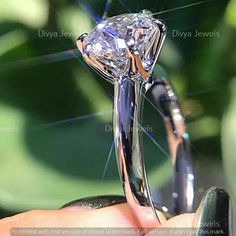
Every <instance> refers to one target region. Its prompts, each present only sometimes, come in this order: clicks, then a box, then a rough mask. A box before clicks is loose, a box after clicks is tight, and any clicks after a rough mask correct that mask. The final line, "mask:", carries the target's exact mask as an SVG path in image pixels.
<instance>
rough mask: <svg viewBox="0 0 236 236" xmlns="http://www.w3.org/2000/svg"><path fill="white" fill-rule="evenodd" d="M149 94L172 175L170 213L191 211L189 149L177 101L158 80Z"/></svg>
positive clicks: (191, 174) (163, 83)
mask: <svg viewBox="0 0 236 236" xmlns="http://www.w3.org/2000/svg"><path fill="white" fill-rule="evenodd" d="M150 91H151V93H152V95H153V97H154V99H155V102H156V104H157V105H158V106H159V108H160V111H161V114H162V116H163V120H164V123H165V127H166V132H167V138H168V143H169V149H170V155H171V161H172V165H173V175H174V176H173V193H172V196H173V198H174V201H175V209H174V213H175V214H180V213H188V212H193V201H194V174H193V168H192V159H191V150H190V149H191V147H190V143H189V135H188V133H187V131H186V127H185V122H184V116H183V113H182V111H181V107H180V104H179V102H178V98H177V96H176V94H175V91H174V90H173V88H172V86H171V85H170V84H169V83H168V82H167V81H166V80H165V79H163V78H160V77H154V78H153V85H152V87H151V88H150Z"/></svg>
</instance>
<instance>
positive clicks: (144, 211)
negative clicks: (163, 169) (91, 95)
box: [113, 77, 160, 227]
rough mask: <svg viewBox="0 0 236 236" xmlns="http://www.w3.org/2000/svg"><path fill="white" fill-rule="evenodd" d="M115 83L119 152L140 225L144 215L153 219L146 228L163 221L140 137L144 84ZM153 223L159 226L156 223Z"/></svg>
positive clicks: (123, 80)
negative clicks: (152, 196)
mask: <svg viewBox="0 0 236 236" xmlns="http://www.w3.org/2000/svg"><path fill="white" fill-rule="evenodd" d="M114 86H115V96H114V98H115V100H114V118H113V119H114V135H115V146H116V155H117V159H118V166H119V170H120V177H121V181H122V184H123V188H124V191H125V195H126V198H127V202H128V203H129V205H130V206H131V208H132V210H133V211H134V212H135V215H136V217H138V220H139V222H140V224H141V225H142V219H144V218H145V219H149V220H150V225H149V226H148V225H147V222H146V223H145V225H144V227H155V226H157V225H158V224H160V220H159V218H158V216H157V213H156V211H155V208H154V206H153V203H152V200H151V194H150V189H149V186H148V181H147V177H146V171H145V165H144V159H143V150H142V144H141V140H140V132H141V130H140V125H139V124H140V111H141V101H142V90H143V85H142V82H141V81H140V80H138V79H135V80H131V79H130V78H128V77H123V78H120V79H119V80H117V81H115V83H114ZM156 219H158V221H159V222H157V221H156ZM153 222H156V224H157V225H153Z"/></svg>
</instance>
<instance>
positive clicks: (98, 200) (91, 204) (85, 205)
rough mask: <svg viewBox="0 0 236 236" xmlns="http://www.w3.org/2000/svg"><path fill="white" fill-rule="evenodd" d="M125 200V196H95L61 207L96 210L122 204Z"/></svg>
mask: <svg viewBox="0 0 236 236" xmlns="http://www.w3.org/2000/svg"><path fill="white" fill-rule="evenodd" d="M125 202H126V198H125V197H124V196H117V195H114V196H112V195H109V196H95V197H94V196H93V197H87V198H82V199H79V200H75V201H72V202H69V203H66V204H65V205H64V206H62V207H61V208H60V209H65V208H79V209H84V210H95V209H100V208H103V207H109V206H113V205H116V204H122V203H125Z"/></svg>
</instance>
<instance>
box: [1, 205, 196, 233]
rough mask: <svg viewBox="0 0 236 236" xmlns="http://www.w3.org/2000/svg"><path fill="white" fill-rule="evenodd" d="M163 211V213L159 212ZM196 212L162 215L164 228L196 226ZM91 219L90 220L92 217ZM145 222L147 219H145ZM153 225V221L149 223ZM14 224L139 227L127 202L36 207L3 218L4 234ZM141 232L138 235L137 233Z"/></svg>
mask: <svg viewBox="0 0 236 236" xmlns="http://www.w3.org/2000/svg"><path fill="white" fill-rule="evenodd" d="M158 214H161V213H158ZM194 215H195V214H183V215H179V216H176V217H173V218H171V219H170V220H166V219H165V218H164V216H163V215H162V216H161V219H162V222H163V223H162V225H161V226H160V227H165V228H170V227H174V228H175V227H192V225H193V219H194ZM88 219H89V220H88ZM143 223H144V224H143V225H145V219H143ZM148 224H150V222H148ZM13 227H23V228H24V227H27V228H37V227H39V228H42V227H53V228H55V227H59V228H63V227H67V228H73V227H76V228H78V227H83V228H88V227H94V228H98V227H104V228H107V227H109V228H112V227H115V228H119V227H123V228H134V227H139V223H138V222H137V220H136V218H135V216H134V215H133V213H132V211H131V210H130V208H129V206H128V204H127V203H124V204H118V205H115V206H111V207H105V208H101V209H97V210H90V209H85V208H79V207H69V208H66V209H61V210H33V211H29V212H25V213H21V214H18V215H15V216H12V217H8V218H4V219H2V220H0V235H2V236H10V229H11V228H13ZM137 235H138V234H137Z"/></svg>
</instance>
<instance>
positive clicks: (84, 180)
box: [0, 0, 236, 217]
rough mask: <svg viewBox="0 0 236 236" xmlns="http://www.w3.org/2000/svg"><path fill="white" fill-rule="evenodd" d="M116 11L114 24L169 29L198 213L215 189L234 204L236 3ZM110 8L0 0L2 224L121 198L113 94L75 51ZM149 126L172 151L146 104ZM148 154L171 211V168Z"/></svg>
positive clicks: (124, 5) (154, 1)
mask: <svg viewBox="0 0 236 236" xmlns="http://www.w3.org/2000/svg"><path fill="white" fill-rule="evenodd" d="M108 2H110V3H111V5H110V7H107V9H108V11H107V15H108V16H113V15H117V14H121V13H125V12H138V11H140V10H142V9H149V10H151V11H152V12H153V13H157V14H155V17H156V18H160V19H163V20H164V21H165V22H166V24H167V27H168V35H167V39H166V42H165V44H164V48H163V50H162V53H161V57H160V59H159V67H158V68H157V71H158V72H160V73H165V74H166V75H167V76H168V80H169V81H170V82H171V83H172V84H173V85H174V87H175V89H176V91H177V93H178V95H179V98H180V101H181V105H182V108H183V110H184V113H185V115H186V123H187V127H188V130H189V133H190V138H191V144H192V153H193V160H194V171H195V174H196V204H198V203H199V199H200V197H201V196H202V194H203V193H204V191H205V190H206V189H207V188H208V187H210V186H213V185H218V186H223V187H224V188H226V189H227V190H228V191H229V192H230V193H231V194H232V196H236V175H235V170H236V47H235V45H236V1H233V0H215V1H205V2H197V1H196V0H195V1H192V0H191V1H187V0H178V1H177V0H171V1H170V0H165V1H164V0H149V1H141V0H137V1H134V0H127V1H125V0H113V1H108ZM105 6H109V4H108V5H106V1H104V0H83V1H82V0H80V1H76V0H74V1H72V0H60V1H59V0H34V1H31V0H18V1H16V0H12V1H9V0H8V1H7V0H1V1H0V217H3V216H7V215H12V214H14V213H16V212H22V211H25V210H29V209H36V208H41V209H53V208H59V207H60V206H61V205H63V204H64V203H66V202H68V201H71V200H74V199H77V198H81V197H86V196H89V195H90V196H91V195H100V194H115V193H118V194H122V189H121V184H120V182H119V176H118V171H117V167H116V160H115V155H114V150H112V142H113V135H112V130H111V125H112V99H113V86H112V85H110V84H109V83H107V82H106V81H105V80H103V79H101V78H100V77H99V76H98V75H97V74H96V73H95V72H94V71H92V70H91V69H90V68H88V66H87V65H86V64H85V63H84V62H83V60H82V59H81V57H80V54H79V52H78V51H77V50H73V49H75V40H76V38H77V37H78V36H79V35H80V34H82V33H84V32H89V31H90V30H91V29H92V28H93V27H94V26H95V22H94V19H100V18H101V17H102V15H104V9H105V8H106V7H105ZM196 30H197V31H198V32H201V36H200V35H198V36H197V37H195V36H194V35H195V32H196ZM204 32H205V33H204ZM184 33H185V34H186V33H187V35H188V36H187V37H184ZM61 34H63V35H61ZM190 34H191V36H190ZM71 50H73V51H71ZM160 68H161V69H160ZM158 69H159V70H158ZM143 125H144V126H145V127H147V128H148V129H149V131H151V135H152V136H153V137H154V138H155V139H156V140H158V142H159V143H160V145H161V146H162V147H163V148H164V149H165V150H168V147H167V143H166V140H165V129H164V127H163V124H162V121H161V117H160V115H159V114H158V112H157V111H156V110H155V109H154V108H153V107H152V106H151V105H150V103H148V102H146V104H145V111H144V122H143ZM144 145H145V161H146V165H147V169H148V175H149V178H150V182H151V185H152V187H153V189H159V190H160V191H159V194H161V195H160V196H165V197H164V199H165V201H164V200H163V197H162V198H161V197H160V201H161V202H162V203H165V204H168V202H171V192H170V187H169V186H170V182H171V180H170V178H171V164H170V160H169V159H168V158H167V157H166V155H164V154H163V153H162V151H161V150H160V149H159V148H158V147H157V146H156V145H155V144H154V143H153V142H152V141H151V140H150V139H148V138H147V137H146V136H145V135H144ZM109 154H110V155H109ZM108 160H109V162H108ZM106 166H107V168H106ZM166 199H167V200H166Z"/></svg>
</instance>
